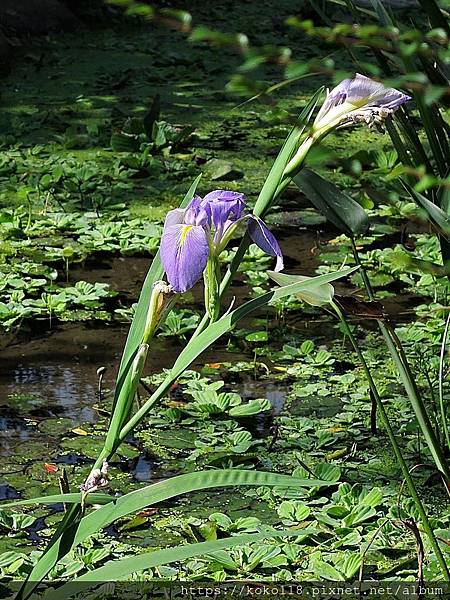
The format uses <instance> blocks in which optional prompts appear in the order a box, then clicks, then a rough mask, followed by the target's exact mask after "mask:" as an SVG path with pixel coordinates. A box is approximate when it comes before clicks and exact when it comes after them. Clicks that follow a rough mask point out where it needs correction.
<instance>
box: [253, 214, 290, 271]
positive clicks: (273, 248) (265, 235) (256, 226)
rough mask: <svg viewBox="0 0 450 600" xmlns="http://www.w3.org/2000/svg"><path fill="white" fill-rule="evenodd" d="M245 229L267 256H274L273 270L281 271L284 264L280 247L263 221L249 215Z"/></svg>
mask: <svg viewBox="0 0 450 600" xmlns="http://www.w3.org/2000/svg"><path fill="white" fill-rule="evenodd" d="M247 229H248V233H249V235H250V237H251V238H252V240H253V242H255V244H256V245H257V246H259V247H260V248H261V250H263V251H264V252H265V253H266V254H268V255H269V256H273V257H276V259H277V264H276V266H275V271H281V270H282V269H283V266H284V264H283V254H282V252H281V248H280V246H279V244H278V242H277V240H276V239H275V236H274V235H273V233H271V231H270V230H269V228H268V227H267V225H266V224H265V223H264V221H262V220H261V219H259V218H258V217H255V216H254V215H250V216H249V223H248V227H247Z"/></svg>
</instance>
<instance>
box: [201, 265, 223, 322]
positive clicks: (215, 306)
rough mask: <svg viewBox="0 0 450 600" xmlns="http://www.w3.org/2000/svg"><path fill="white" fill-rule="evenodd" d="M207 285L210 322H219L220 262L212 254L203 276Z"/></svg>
mask: <svg viewBox="0 0 450 600" xmlns="http://www.w3.org/2000/svg"><path fill="white" fill-rule="evenodd" d="M203 279H204V284H205V309H206V313H207V315H208V317H209V320H210V322H214V321H217V319H218V318H219V314H220V262H219V257H218V256H216V255H215V254H214V253H212V254H211V256H210V258H208V262H207V263H206V269H205V272H204V274H203Z"/></svg>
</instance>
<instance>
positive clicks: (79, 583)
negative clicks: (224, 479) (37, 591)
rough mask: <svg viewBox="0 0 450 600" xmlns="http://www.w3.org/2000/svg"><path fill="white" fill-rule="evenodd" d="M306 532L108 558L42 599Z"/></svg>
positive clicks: (231, 539) (261, 535)
mask: <svg viewBox="0 0 450 600" xmlns="http://www.w3.org/2000/svg"><path fill="white" fill-rule="evenodd" d="M312 532H313V530H311V533H312ZM308 533H309V531H308V530H307V529H304V530H301V531H298V530H297V531H295V530H292V529H288V530H279V531H277V530H275V529H272V530H270V531H264V532H261V533H244V534H241V535H235V536H232V537H229V538H225V539H221V540H214V541H210V542H198V543H195V544H186V545H184V546H175V547H174V548H165V549H164V550H156V551H154V552H146V553H144V554H139V555H137V556H130V557H126V558H121V559H119V560H111V561H109V562H107V563H106V564H105V565H103V566H102V567H99V568H97V569H94V570H92V571H89V572H88V573H86V574H85V575H81V577H78V578H77V580H76V582H69V583H66V584H65V585H63V586H61V587H60V588H58V589H56V590H55V591H53V592H51V593H50V594H47V595H46V600H59V599H60V598H69V597H70V596H72V595H73V594H75V593H79V592H80V591H84V592H87V591H88V590H92V584H93V583H94V582H98V583H101V582H104V581H117V580H120V579H124V578H125V577H128V576H129V575H131V574H133V573H138V572H140V571H144V570H146V569H151V568H153V567H159V566H161V565H167V564H169V563H173V562H178V561H182V560H187V559H188V558H194V557H195V556H203V555H205V554H211V553H213V552H217V551H219V550H224V549H225V548H233V547H234V546H242V545H244V544H251V543H252V542H258V541H261V540H265V539H270V538H278V537H288V536H292V537H298V536H301V537H302V538H304V537H306V536H307V535H308ZM88 582H91V585H89V586H85V585H83V584H85V583H88Z"/></svg>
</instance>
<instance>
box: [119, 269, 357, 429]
mask: <svg viewBox="0 0 450 600" xmlns="http://www.w3.org/2000/svg"><path fill="white" fill-rule="evenodd" d="M357 268H358V267H353V268H347V269H342V270H341V271H335V272H334V273H327V274H326V275H319V276H318V277H311V278H310V279H308V280H306V281H300V282H298V283H294V284H292V285H287V286H284V287H280V288H277V289H275V290H272V291H271V292H267V293H266V294H263V295H261V296H259V297H258V298H254V299H253V300H250V301H249V302H246V303H245V304H243V305H242V306H240V307H239V308H236V309H235V310H233V311H232V312H231V313H228V314H227V315H225V316H223V317H222V318H221V319H219V321H216V322H215V323H211V324H210V325H209V326H208V327H207V328H206V329H205V330H204V331H203V332H202V333H200V334H199V335H198V336H196V337H195V338H192V339H191V340H190V341H189V343H188V345H187V346H186V347H185V348H184V350H183V351H182V352H181V354H180V355H179V356H178V358H177V360H176V361H175V364H174V365H173V367H172V369H171V370H170V373H169V375H168V376H167V377H166V379H165V380H164V381H163V382H162V383H161V384H160V385H159V387H158V388H157V389H156V391H155V392H154V393H153V394H152V395H151V397H150V398H149V399H148V400H147V402H145V404H144V405H143V406H142V407H141V408H140V409H139V410H138V411H137V412H136V413H135V414H134V415H133V417H132V418H131V419H130V420H129V422H128V423H127V425H126V426H125V427H124V428H123V429H122V431H121V433H120V439H121V440H123V439H125V437H126V436H127V435H128V434H129V433H130V431H132V430H133V429H134V427H136V425H137V424H138V423H139V422H140V421H141V420H142V419H143V417H144V416H145V415H146V414H147V413H148V411H149V410H150V409H151V408H152V407H153V406H154V404H155V403H156V402H158V401H159V400H160V398H162V396H163V395H164V394H165V393H166V391H167V390H168V389H169V387H170V386H171V385H172V383H173V382H174V381H175V380H176V379H177V378H178V377H179V376H180V375H181V374H182V373H183V372H184V371H185V370H186V369H187V368H188V367H189V365H191V364H192V363H193V362H194V360H196V358H198V357H199V356H200V354H201V353H202V352H204V351H205V350H206V349H207V348H209V346H211V344H213V343H214V342H215V341H216V340H218V339H219V338H220V337H221V336H222V335H223V334H224V333H226V332H227V331H229V330H230V329H232V328H233V327H234V325H235V324H236V323H237V322H238V321H239V320H240V319H242V318H244V317H246V316H247V315H248V314H249V313H251V312H252V311H254V310H256V309H258V308H261V307H263V306H266V305H267V304H268V303H269V302H271V301H274V300H279V299H281V298H285V297H287V296H291V295H296V294H299V293H301V292H304V291H307V290H311V289H313V290H314V289H316V288H317V287H318V286H320V285H322V284H325V283H329V282H330V281H335V280H336V279H339V278H341V277H346V276H347V275H349V274H350V273H352V272H353V271H355V270H356V269H357Z"/></svg>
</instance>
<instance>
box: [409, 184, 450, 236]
mask: <svg viewBox="0 0 450 600" xmlns="http://www.w3.org/2000/svg"><path fill="white" fill-rule="evenodd" d="M402 185H403V187H404V188H405V190H406V191H407V192H408V194H409V195H410V196H411V198H412V199H413V200H414V201H415V202H416V204H417V205H418V206H420V207H421V208H423V209H424V210H425V212H426V213H427V215H428V218H429V220H430V221H431V223H433V225H434V226H435V227H437V229H438V230H439V231H441V232H442V233H443V234H444V235H445V236H447V237H448V236H449V235H450V216H448V215H447V214H446V213H445V212H444V211H443V210H442V209H441V208H439V206H437V204H434V203H433V202H431V200H428V198H425V196H422V194H419V193H418V192H416V191H415V190H414V189H413V188H412V187H411V186H410V185H408V184H407V183H406V182H405V181H402Z"/></svg>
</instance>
